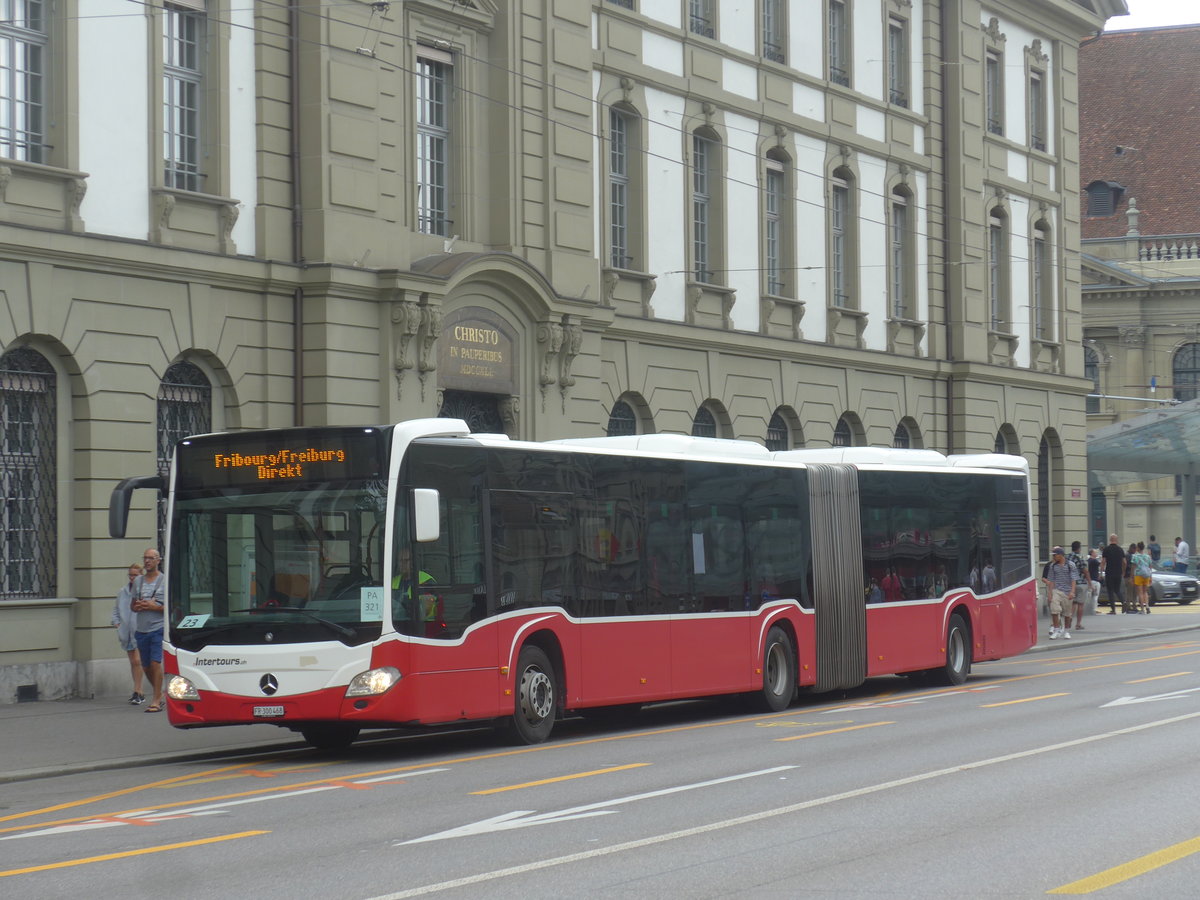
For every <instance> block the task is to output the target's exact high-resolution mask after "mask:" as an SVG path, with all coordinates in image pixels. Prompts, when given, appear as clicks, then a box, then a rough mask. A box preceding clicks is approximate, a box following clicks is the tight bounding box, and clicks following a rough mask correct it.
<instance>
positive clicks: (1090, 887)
mask: <svg viewBox="0 0 1200 900" xmlns="http://www.w3.org/2000/svg"><path fill="white" fill-rule="evenodd" d="M1198 850H1200V837H1194V838H1192V839H1191V840H1189V841H1182V842H1181V843H1178V844H1175V845H1173V846H1171V847H1166V848H1164V849H1162V850H1156V851H1155V852H1153V853H1148V854H1146V855H1145V856H1141V857H1138V858H1137V859H1132V860H1130V861H1129V862H1127V863H1122V864H1121V865H1119V866H1113V867H1112V868H1111V869H1105V870H1104V871H1103V872H1098V873H1096V874H1095V875H1089V876H1088V877H1087V878H1080V879H1079V880H1078V881H1072V882H1071V883H1070V884H1064V885H1063V886H1062V887H1056V888H1055V889H1054V890H1052V891H1046V893H1047V894H1090V893H1092V892H1093V891H1099V890H1102V889H1104V888H1106V887H1112V885H1114V884H1120V883H1121V882H1122V881H1128V880H1129V879H1130V878H1136V877H1137V876H1138V875H1145V874H1146V873H1147V872H1152V871H1153V870H1155V869H1158V868H1161V867H1162V866H1165V865H1166V864H1167V863H1173V862H1175V861H1176V860H1180V859H1183V858H1184V857H1185V856H1191V855H1192V854H1193V853H1195V852H1196V851H1198Z"/></svg>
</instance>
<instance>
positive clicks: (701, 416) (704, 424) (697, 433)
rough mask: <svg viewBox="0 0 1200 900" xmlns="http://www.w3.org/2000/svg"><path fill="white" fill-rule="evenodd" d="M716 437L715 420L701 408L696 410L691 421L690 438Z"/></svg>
mask: <svg viewBox="0 0 1200 900" xmlns="http://www.w3.org/2000/svg"><path fill="white" fill-rule="evenodd" d="M716 436H717V420H716V419H714V418H713V414H712V413H711V412H709V411H708V410H707V409H705V408H704V407H703V406H702V407H700V408H699V409H698V410H696V418H694V419H693V420H692V437H711V438H715V437H716Z"/></svg>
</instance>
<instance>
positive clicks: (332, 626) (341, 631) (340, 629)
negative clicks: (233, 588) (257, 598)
mask: <svg viewBox="0 0 1200 900" xmlns="http://www.w3.org/2000/svg"><path fill="white" fill-rule="evenodd" d="M230 612H238V613H258V614H260V615H261V614H263V613H273V612H289V613H297V614H299V615H302V616H304V617H305V618H306V619H308V620H309V621H312V622H316V623H317V624H318V625H321V626H322V627H324V628H327V629H328V630H329V631H332V632H333V633H334V634H336V635H340V636H341V637H344V638H356V637H358V632H357V631H355V630H354V629H353V628H349V627H347V626H345V625H339V624H338V623H337V622H331V621H330V620H329V619H322V618H321V617H320V616H318V615H314V614H313V613H310V612H309V611H308V610H307V609H301V608H300V607H298V606H263V607H255V608H253V609H234V610H230ZM239 624H245V623H239Z"/></svg>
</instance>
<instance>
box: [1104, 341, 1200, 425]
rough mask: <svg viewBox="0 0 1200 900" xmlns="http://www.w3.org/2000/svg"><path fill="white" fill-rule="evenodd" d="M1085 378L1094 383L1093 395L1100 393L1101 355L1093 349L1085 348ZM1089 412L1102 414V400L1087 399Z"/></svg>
mask: <svg viewBox="0 0 1200 900" xmlns="http://www.w3.org/2000/svg"><path fill="white" fill-rule="evenodd" d="M1083 377H1084V378H1086V379H1088V381H1090V382H1091V383H1092V393H1093V394H1099V393H1100V354H1099V353H1097V352H1096V351H1095V350H1093V349H1092V348H1091V347H1084V348H1083ZM1176 384H1178V382H1176ZM1086 410H1087V412H1089V413H1098V412H1100V398H1099V397H1088V398H1087V407H1086Z"/></svg>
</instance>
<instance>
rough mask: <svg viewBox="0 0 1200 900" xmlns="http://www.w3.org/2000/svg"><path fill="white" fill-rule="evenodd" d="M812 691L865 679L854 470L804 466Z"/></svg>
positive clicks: (864, 622)
mask: <svg viewBox="0 0 1200 900" xmlns="http://www.w3.org/2000/svg"><path fill="white" fill-rule="evenodd" d="M808 486H809V515H810V528H811V534H812V573H813V604H814V605H813V608H814V612H815V618H816V631H817V640H816V645H817V680H816V685H815V689H816V690H818V691H828V690H837V689H844V688H852V687H855V686H857V685H859V684H862V682H863V681H864V679H865V678H866V676H867V616H866V598H865V594H864V584H863V544H862V525H861V521H860V513H859V491H858V471H857V470H856V469H855V468H854V467H853V466H850V465H818V464H810V465H809V466H808Z"/></svg>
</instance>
